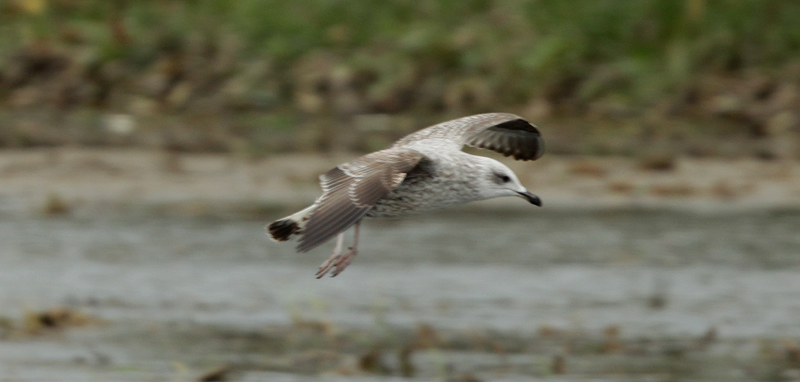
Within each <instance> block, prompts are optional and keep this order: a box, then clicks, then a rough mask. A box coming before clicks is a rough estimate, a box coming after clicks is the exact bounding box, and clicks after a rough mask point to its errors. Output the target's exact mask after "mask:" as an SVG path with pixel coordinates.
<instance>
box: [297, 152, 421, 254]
mask: <svg viewBox="0 0 800 382" xmlns="http://www.w3.org/2000/svg"><path fill="white" fill-rule="evenodd" d="M422 158H423V155H422V154H420V153H419V152H417V151H414V150H411V149H402V148H396V149H387V150H383V151H377V152H374V153H372V154H368V155H365V156H363V157H361V158H358V159H356V160H354V161H352V162H348V163H345V164H343V165H339V166H338V167H336V168H334V169H332V170H330V171H328V172H327V173H325V174H324V175H322V176H321V177H320V184H321V185H322V191H323V194H322V196H321V197H320V198H319V199H318V200H317V202H316V206H315V207H314V210H313V211H312V212H311V217H310V218H309V220H308V223H307V224H306V226H305V228H304V229H303V235H302V237H301V238H300V243H299V244H298V245H297V251H298V252H306V251H308V250H310V249H312V248H314V247H316V246H318V245H320V244H322V243H324V242H326V241H328V240H330V239H331V238H332V237H334V236H336V235H337V234H339V233H340V232H342V231H344V230H346V229H348V228H350V226H352V225H353V224H355V223H356V222H358V221H359V220H361V218H363V217H364V215H365V214H366V213H367V211H369V209H370V208H372V207H373V206H374V205H375V203H377V202H378V200H380V199H381V198H383V197H384V196H386V194H388V193H389V192H390V191H392V190H393V189H394V188H395V187H397V186H398V185H399V184H400V183H401V182H402V181H403V179H405V177H406V174H407V173H408V172H409V171H411V170H412V169H413V168H414V167H415V166H417V164H418V163H419V161H420V160H421V159H422Z"/></svg>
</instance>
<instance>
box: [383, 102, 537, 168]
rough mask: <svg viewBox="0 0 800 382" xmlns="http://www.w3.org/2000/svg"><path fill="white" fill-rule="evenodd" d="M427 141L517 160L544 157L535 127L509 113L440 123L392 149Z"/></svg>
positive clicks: (409, 137) (480, 115) (400, 141)
mask: <svg viewBox="0 0 800 382" xmlns="http://www.w3.org/2000/svg"><path fill="white" fill-rule="evenodd" d="M427 139H438V140H448V141H451V142H453V144H454V148H456V149H457V150H460V149H461V147H462V146H464V145H469V146H473V147H478V148H482V149H489V150H493V151H496V152H498V153H501V154H503V155H505V156H513V157H514V159H518V160H536V159H539V158H540V157H541V156H542V154H544V140H543V139H542V135H541V134H540V133H539V130H538V129H537V128H536V126H534V125H533V124H531V123H530V122H528V121H526V120H524V119H522V118H521V117H519V116H517V115H514V114H510V113H488V114H477V115H471V116H469V117H463V118H459V119H454V120H452V121H447V122H442V123H440V124H438V125H434V126H431V127H428V128H425V129H422V130H420V131H418V132H416V133H413V134H410V135H408V136H406V137H404V138H402V139H400V140H398V141H397V142H395V143H394V145H392V147H393V148H399V147H403V146H408V145H411V144H414V143H416V142H419V141H423V140H427Z"/></svg>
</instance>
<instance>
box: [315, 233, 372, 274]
mask: <svg viewBox="0 0 800 382" xmlns="http://www.w3.org/2000/svg"><path fill="white" fill-rule="evenodd" d="M360 225H361V222H358V223H356V226H355V235H354V236H353V246H352V247H350V248H348V250H347V252H346V253H341V251H342V240H343V239H344V232H342V233H340V234H339V236H338V237H337V238H336V248H335V249H334V251H333V254H331V256H330V257H328V259H327V260H325V261H324V262H323V263H322V265H320V266H319V270H317V278H321V277H322V276H325V275H326V274H327V273H328V272H329V271H330V270H331V268H334V270H333V272H332V273H331V277H336V275H338V274H339V273H342V271H344V269H345V268H347V266H348V265H350V263H351V262H352V261H353V257H354V256H355V255H356V253H357V252H358V248H357V247H358V232H359V228H360Z"/></svg>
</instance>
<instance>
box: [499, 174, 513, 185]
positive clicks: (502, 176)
mask: <svg viewBox="0 0 800 382" xmlns="http://www.w3.org/2000/svg"><path fill="white" fill-rule="evenodd" d="M500 180H501V181H503V183H508V182H510V181H511V178H509V177H508V175H500Z"/></svg>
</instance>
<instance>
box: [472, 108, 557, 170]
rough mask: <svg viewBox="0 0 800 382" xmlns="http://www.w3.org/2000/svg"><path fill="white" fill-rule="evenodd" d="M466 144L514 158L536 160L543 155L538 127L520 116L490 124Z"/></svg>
mask: <svg viewBox="0 0 800 382" xmlns="http://www.w3.org/2000/svg"><path fill="white" fill-rule="evenodd" d="M468 144H469V145H471V146H475V147H479V148H483V149H488V150H492V151H496V152H498V153H501V154H503V155H505V156H513V157H514V159H516V160H525V161H527V160H537V159H539V158H541V157H542V155H544V139H542V135H541V133H540V132H539V129H538V128H537V127H536V126H534V125H533V124H532V123H530V122H528V121H526V120H524V119H522V118H516V119H512V120H509V121H505V122H502V123H498V124H496V125H494V126H491V127H489V128H487V129H486V130H483V131H481V132H480V133H478V134H476V135H475V136H474V137H472V139H470V140H469V142H468Z"/></svg>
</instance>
